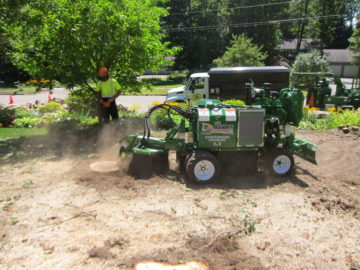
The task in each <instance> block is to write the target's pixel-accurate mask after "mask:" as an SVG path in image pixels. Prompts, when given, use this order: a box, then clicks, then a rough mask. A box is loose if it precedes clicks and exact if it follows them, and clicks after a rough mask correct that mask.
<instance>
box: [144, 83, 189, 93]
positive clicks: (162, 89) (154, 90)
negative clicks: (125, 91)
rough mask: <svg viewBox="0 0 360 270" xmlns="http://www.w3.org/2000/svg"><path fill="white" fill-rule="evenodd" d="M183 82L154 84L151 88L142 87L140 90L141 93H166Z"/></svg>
mask: <svg viewBox="0 0 360 270" xmlns="http://www.w3.org/2000/svg"><path fill="white" fill-rule="evenodd" d="M182 85H183V84H165V85H155V86H153V88H152V89H143V90H142V91H141V94H142V95H166V94H167V92H168V91H169V90H170V89H173V88H176V87H180V86H182Z"/></svg>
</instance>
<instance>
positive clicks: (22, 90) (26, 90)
mask: <svg viewBox="0 0 360 270" xmlns="http://www.w3.org/2000/svg"><path fill="white" fill-rule="evenodd" d="M36 92H37V91H36V87H33V86H20V87H19V88H15V87H0V94H9V95H13V94H34V93H36Z"/></svg>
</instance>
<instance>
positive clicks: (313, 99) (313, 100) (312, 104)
mask: <svg viewBox="0 0 360 270" xmlns="http://www.w3.org/2000/svg"><path fill="white" fill-rule="evenodd" d="M309 105H310V107H314V106H315V97H314V93H312V94H311V97H310V100H309Z"/></svg>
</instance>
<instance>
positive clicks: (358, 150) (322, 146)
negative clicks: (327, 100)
mask: <svg viewBox="0 0 360 270" xmlns="http://www.w3.org/2000/svg"><path fill="white" fill-rule="evenodd" d="M297 135H298V136H299V137H302V138H305V139H308V140H309V141H313V142H316V143H318V144H319V148H318V154H317V159H318V163H319V165H318V166H315V165H312V164H309V163H307V162H305V161H303V160H301V159H299V158H296V166H297V168H296V174H295V176H293V177H288V178H286V179H283V181H281V182H280V183H277V184H274V183H273V181H269V179H264V176H263V174H262V172H258V173H257V174H256V175H254V176H250V177H242V178H230V177H222V178H221V181H220V183H219V184H215V185H211V186H194V185H191V184H187V183H186V182H185V181H184V180H185V178H184V176H182V175H181V174H180V173H178V172H176V171H174V170H173V171H171V172H170V173H169V174H168V175H165V176H161V177H160V176H159V177H154V178H151V179H148V180H136V179H134V178H132V177H131V176H128V175H127V174H126V170H125V169H121V170H119V171H117V172H110V173H99V172H92V171H91V170H89V165H90V164H91V163H93V162H94V161H99V160H118V157H117V154H116V153H117V150H118V146H117V145H114V146H113V147H112V148H110V149H109V150H108V151H105V152H103V153H101V154H96V155H95V154H93V155H87V156H79V157H74V156H72V157H63V158H61V159H51V158H45V157H44V158H41V159H36V160H32V161H23V162H20V163H19V162H18V163H16V164H2V165H0V268H1V269H122V268H125V267H127V266H132V265H134V264H135V263H136V262H140V261H142V260H148V259H151V260H156V261H164V262H168V263H182V262H186V261H190V260H197V261H202V262H205V263H207V264H208V265H209V266H210V267H211V268H212V269H221V270H226V269H228V270H230V269H231V270H235V269H239V270H240V269H360V268H359V267H360V167H359V165H360V139H359V137H356V136H354V135H344V134H341V133H339V132H338V131H322V132H319V131H317V132H297ZM120 167H121V168H126V164H125V162H123V163H120Z"/></svg>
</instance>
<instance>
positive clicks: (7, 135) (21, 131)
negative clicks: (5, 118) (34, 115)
mask: <svg viewBox="0 0 360 270" xmlns="http://www.w3.org/2000/svg"><path fill="white" fill-rule="evenodd" d="M47 133H48V130H47V129H46V128H0V141H5V140H9V139H18V138H20V137H25V136H34V135H45V134H47Z"/></svg>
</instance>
